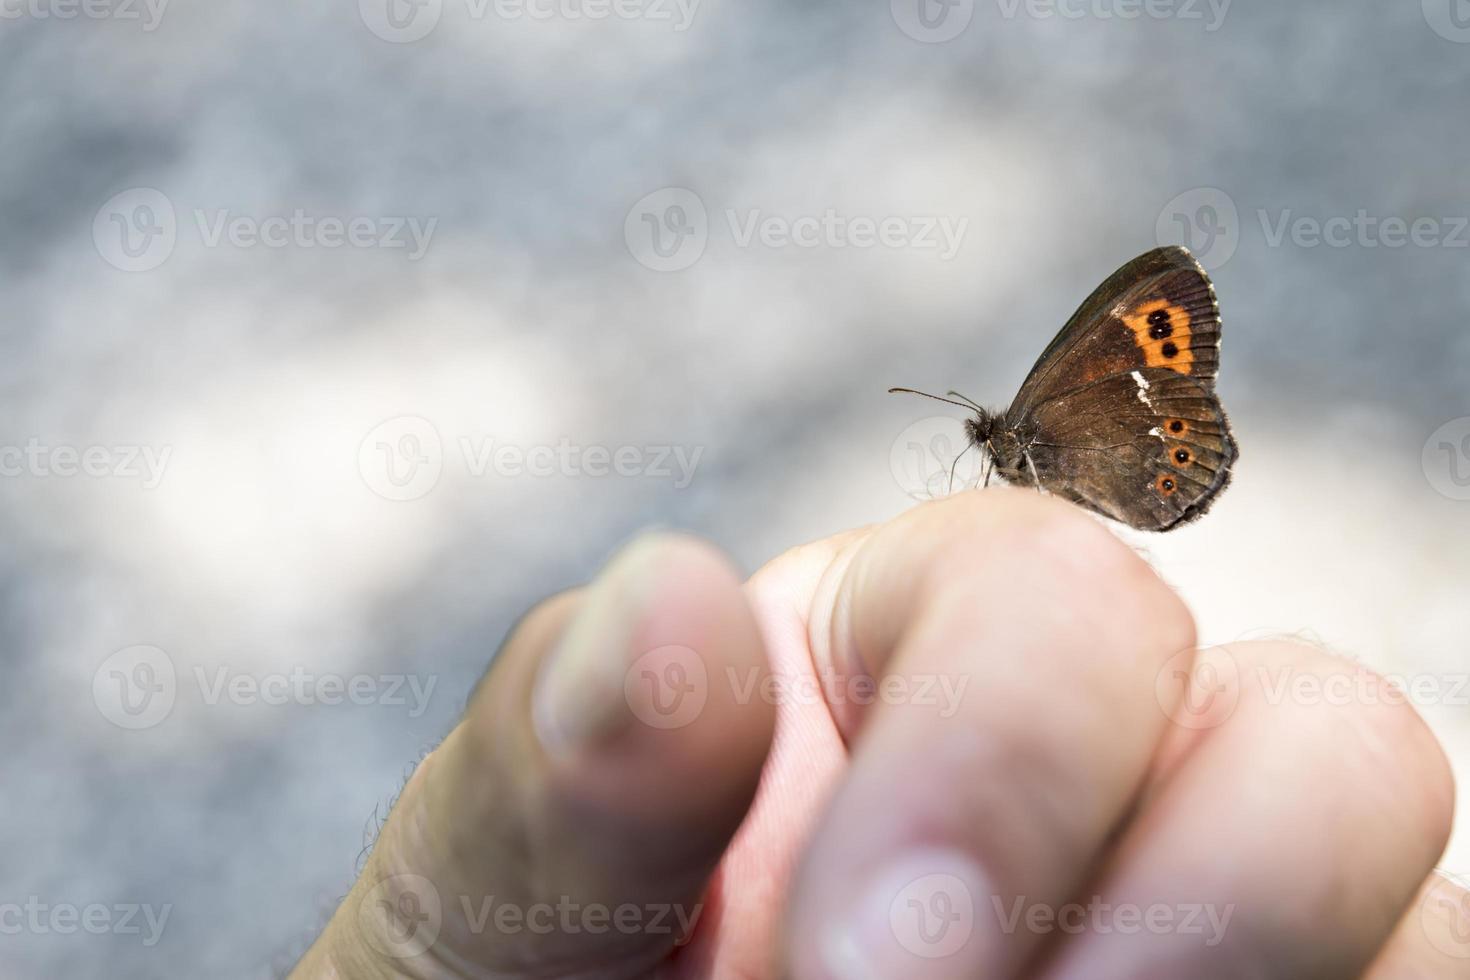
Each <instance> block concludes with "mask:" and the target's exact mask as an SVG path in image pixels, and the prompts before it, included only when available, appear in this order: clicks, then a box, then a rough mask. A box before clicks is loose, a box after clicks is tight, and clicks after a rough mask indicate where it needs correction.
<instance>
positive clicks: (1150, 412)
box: [889, 246, 1239, 531]
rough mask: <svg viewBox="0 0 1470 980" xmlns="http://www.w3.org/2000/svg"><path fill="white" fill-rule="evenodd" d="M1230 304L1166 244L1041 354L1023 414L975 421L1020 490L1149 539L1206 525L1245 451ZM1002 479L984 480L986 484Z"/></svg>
mask: <svg viewBox="0 0 1470 980" xmlns="http://www.w3.org/2000/svg"><path fill="white" fill-rule="evenodd" d="M1219 364H1220V306H1219V303H1218V302H1217V301H1216V299H1215V287H1214V285H1213V284H1212V283H1211V282H1210V277H1209V276H1208V275H1207V274H1206V273H1205V270H1204V269H1203V268H1202V267H1201V266H1200V264H1199V263H1198V262H1196V261H1195V259H1194V256H1192V255H1190V254H1189V250H1188V249H1185V248H1181V247H1178V246H1170V247H1166V248H1159V249H1154V250H1153V251H1152V252H1147V253H1145V254H1143V255H1140V256H1139V257H1138V258H1136V259H1134V260H1133V261H1131V262H1129V263H1128V264H1127V265H1125V266H1123V268H1121V269H1119V270H1118V271H1117V272H1115V273H1113V274H1112V275H1111V276H1109V277H1108V278H1107V280H1106V281H1104V282H1103V284H1102V285H1101V286H1099V287H1098V288H1097V289H1096V290H1095V291H1094V292H1093V294H1092V295H1091V296H1089V297H1088V298H1087V301H1086V302H1085V303H1083V304H1082V306H1081V307H1080V308H1079V309H1078V310H1077V312H1076V313H1074V314H1072V318H1071V319H1070V320H1068V321H1067V324H1066V326H1064V327H1062V329H1061V332H1060V333H1058V334H1057V335H1056V338H1055V339H1053V340H1052V342H1051V343H1050V344H1048V345H1047V347H1046V349H1045V350H1044V351H1042V353H1041V357H1040V359H1038V360H1037V362H1036V366H1035V367H1033V368H1032V369H1031V373H1030V375H1028V376H1027V378H1026V381H1025V383H1024V384H1022V385H1021V390H1020V391H1019V392H1018V393H1017V394H1016V397H1015V400H1014V401H1012V402H1011V407H1010V408H1008V409H1006V410H1005V411H1004V412H997V411H991V410H989V409H986V408H983V407H981V406H980V405H978V404H976V403H975V402H974V401H972V400H970V399H969V398H966V397H965V396H964V395H961V394H959V393H957V392H954V391H951V392H949V393H948V394H949V395H952V396H954V397H955V398H959V399H963V401H951V400H950V399H949V398H939V396H937V395H929V394H926V393H925V392H922V391H915V390H914V389H912V388H892V389H889V390H890V391H894V392H907V393H910V394H916V395H924V396H925V397H926V398H937V399H938V400H939V401H943V402H948V403H949V404H951V405H958V406H960V407H961V408H966V409H973V410H974V411H975V417H974V418H972V419H968V420H966V422H965V434H966V436H967V437H968V438H969V441H970V445H971V446H974V447H979V448H980V449H981V450H982V451H983V452H984V453H985V454H986V455H987V457H988V459H989V460H990V462H991V465H992V466H993V468H994V471H995V472H996V473H998V474H999V475H1000V477H1001V478H1002V479H1004V480H1005V481H1006V482H1008V483H1013V484H1018V485H1021V486H1034V487H1038V488H1040V489H1043V490H1046V491H1049V492H1051V493H1054V494H1056V495H1057V496H1060V497H1063V498H1065V499H1067V500H1071V501H1072V502H1074V503H1077V504H1080V505H1082V506H1083V507H1086V508H1088V509H1090V510H1093V511H1095V512H1097V513H1099V514H1102V515H1103V516H1104V517H1109V518H1112V519H1113V520H1115V521H1121V522H1122V523H1124V524H1128V525H1130V526H1132V527H1135V528H1138V529H1140V530H1145V531H1168V530H1172V529H1173V528H1176V527H1179V526H1180V525H1181V524H1185V523H1187V522H1189V521H1192V520H1194V519H1195V518H1197V517H1199V516H1200V515H1201V514H1203V513H1204V512H1205V511H1206V510H1208V509H1209V506H1210V504H1211V503H1213V502H1214V500H1215V498H1216V497H1217V496H1218V495H1219V494H1220V491H1222V490H1224V489H1225V486H1226V485H1227V484H1228V483H1229V482H1230V468H1231V466H1233V465H1234V463H1235V460H1236V459H1237V457H1238V456H1239V452H1238V450H1237V449H1236V445H1235V439H1234V438H1233V436H1232V435H1231V432H1230V422H1229V420H1228V419H1227V418H1226V417H1225V410H1224V409H1223V408H1222V407H1221V406H1220V400H1219V398H1217V397H1216V395H1215V375H1216V374H1217V373H1218V370H1219ZM989 475H990V471H989V470H987V472H986V481H987V482H988V480H989Z"/></svg>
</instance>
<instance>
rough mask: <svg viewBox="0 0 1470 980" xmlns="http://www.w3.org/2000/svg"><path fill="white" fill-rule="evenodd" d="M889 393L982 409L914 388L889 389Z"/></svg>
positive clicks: (960, 406)
mask: <svg viewBox="0 0 1470 980" xmlns="http://www.w3.org/2000/svg"><path fill="white" fill-rule="evenodd" d="M888 393H889V394H890V395H897V394H905V395H922V396H923V397H925V398H932V399H934V400H935V401H937V402H944V403H945V404H946V405H955V406H958V407H959V408H965V409H979V408H980V406H978V405H976V404H975V403H973V402H971V403H969V404H966V403H965V402H957V401H955V400H953V399H951V398H941V397H939V396H938V395H931V394H929V393H928V392H927V391H917V390H915V389H913V388H889V389H888ZM950 394H953V392H950ZM960 397H964V396H963V395H962V396H960ZM981 411H983V409H981Z"/></svg>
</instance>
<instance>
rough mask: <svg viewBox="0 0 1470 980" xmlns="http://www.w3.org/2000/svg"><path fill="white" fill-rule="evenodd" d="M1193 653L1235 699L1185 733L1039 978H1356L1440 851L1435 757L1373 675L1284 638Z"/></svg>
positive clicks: (1441, 783)
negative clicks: (1091, 911)
mask: <svg viewBox="0 0 1470 980" xmlns="http://www.w3.org/2000/svg"><path fill="white" fill-rule="evenodd" d="M1201 659H1202V660H1205V659H1211V660H1214V661H1215V663H1216V665H1217V668H1218V667H1220V666H1221V665H1222V664H1223V665H1227V666H1228V669H1217V670H1216V671H1214V680H1213V682H1212V683H1215V684H1216V685H1217V687H1223V688H1225V689H1227V690H1228V689H1230V688H1236V689H1237V690H1236V691H1233V692H1230V694H1231V697H1232V698H1236V702H1235V706H1234V709H1233V711H1230V712H1228V713H1226V714H1223V715H1221V716H1219V717H1217V718H1216V719H1215V721H1216V722H1217V724H1216V727H1213V728H1205V729H1199V730H1198V731H1194V732H1192V733H1190V736H1189V739H1188V740H1189V741H1192V742H1193V744H1192V745H1190V746H1188V747H1187V749H1186V751H1185V752H1184V754H1183V755H1182V757H1178V758H1177V759H1176V762H1175V764H1174V765H1173V767H1172V772H1171V773H1170V775H1169V777H1168V779H1167V782H1166V783H1164V784H1163V785H1162V786H1159V787H1157V788H1155V790H1154V791H1153V792H1152V793H1151V794H1150V797H1149V800H1148V802H1147V804H1146V805H1145V807H1144V808H1143V810H1142V812H1141V813H1140V814H1139V815H1138V817H1137V819H1136V820H1135V821H1134V822H1133V824H1132V825H1131V826H1130V827H1129V828H1128V831H1127V833H1126V835H1125V836H1124V837H1123V839H1122V841H1121V842H1120V844H1119V847H1118V851H1117V854H1116V857H1115V858H1114V860H1113V861H1112V863H1111V864H1110V866H1109V868H1108V869H1107V872H1106V874H1105V875H1104V876H1103V877H1102V879H1101V881H1100V882H1098V883H1097V884H1096V886H1095V888H1096V896H1097V897H1096V900H1095V904H1096V905H1098V906H1100V907H1102V908H1106V909H1109V910H1111V911H1110V912H1108V913H1106V915H1105V916H1104V917H1103V918H1102V919H1101V920H1098V919H1097V918H1096V917H1095V916H1089V918H1088V922H1089V925H1090V926H1092V927H1091V928H1088V929H1086V930H1085V931H1083V932H1081V934H1080V935H1079V936H1077V937H1076V938H1075V939H1072V940H1071V941H1069V942H1066V943H1065V944H1064V945H1063V946H1062V949H1061V951H1060V955H1059V957H1058V959H1057V961H1056V963H1055V964H1054V965H1053V966H1052V967H1051V968H1050V969H1048V970H1047V971H1045V973H1044V976H1046V977H1047V978H1048V980H1073V978H1083V977H1086V978H1088V980H1099V978H1101V980H1107V978H1113V977H1116V978H1124V977H1150V976H1190V977H1199V978H1206V980H1208V978H1212V977H1220V978H1234V977H1242V976H1250V977H1260V978H1273V977H1282V978H1302V977H1346V976H1360V975H1362V973H1363V970H1364V969H1365V968H1366V967H1367V966H1368V964H1369V962H1370V961H1371V959H1372V958H1373V956H1374V955H1375V953H1376V952H1377V951H1378V950H1379V949H1380V948H1381V947H1382V946H1383V944H1384V942H1385V941H1386V940H1387V937H1388V936H1389V934H1390V933H1391V932H1392V931H1393V929H1394V927H1395V925H1396V924H1397V923H1398V922H1399V920H1400V919H1401V917H1402V916H1403V913H1404V911H1405V910H1406V909H1407V908H1408V907H1409V905H1410V903H1411V901H1412V899H1413V897H1414V895H1415V893H1416V892H1417V891H1418V888H1419V886H1420V883H1421V882H1423V880H1424V878H1425V876H1426V875H1427V874H1428V873H1429V871H1430V869H1431V868H1432V867H1433V866H1434V862H1435V860H1436V859H1437V858H1438V857H1439V855H1440V852H1441V851H1442V850H1443V848H1444V844H1445V841H1446V840H1447V839H1448V835H1449V827H1450V815H1451V810H1452V806H1453V787H1452V784H1451V779H1450V774H1449V769H1448V766H1447V764H1446V762H1445V759H1444V755H1443V753H1442V752H1441V751H1440V749H1439V747H1438V745H1437V743H1436V742H1435V740H1434V738H1433V736H1432V735H1431V734H1430V733H1429V730H1428V729H1427V728H1426V727H1425V726H1424V724H1423V723H1422V722H1421V721H1420V719H1419V717H1418V715H1417V714H1416V713H1415V712H1414V711H1413V709H1412V708H1410V707H1408V706H1407V703H1406V702H1405V701H1404V700H1403V698H1402V696H1401V695H1399V694H1398V693H1397V692H1396V691H1395V690H1394V689H1393V688H1390V687H1389V686H1388V685H1387V684H1386V682H1383V681H1382V680H1381V679H1378V678H1376V677H1375V676H1374V675H1372V674H1371V673H1369V672H1368V671H1366V670H1364V669H1363V668H1361V667H1359V666H1357V665H1354V664H1350V663H1347V662H1346V661H1343V660H1339V659H1337V658H1335V657H1332V656H1330V655H1329V654H1327V653H1324V652H1323V651H1320V650H1318V649H1316V648H1313V647H1306V646H1302V645H1298V644H1291V643H1284V642H1271V643H1242V644H1231V645H1230V646H1229V647H1228V648H1225V649H1224V654H1223V656H1222V655H1221V654H1220V653H1217V652H1216V653H1211V654H1209V655H1207V656H1205V657H1202V658H1201ZM1222 677H1224V678H1225V679H1226V680H1225V683H1223V684H1221V683H1220V679H1221V678H1222ZM1123 910H1127V914H1128V915H1129V918H1130V921H1132V922H1133V923H1134V926H1133V927H1132V928H1129V929H1122V928H1119V927H1118V926H1117V917H1118V916H1119V915H1120V914H1121V913H1122V912H1123Z"/></svg>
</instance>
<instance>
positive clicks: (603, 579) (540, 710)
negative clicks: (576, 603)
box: [531, 535, 660, 753]
mask: <svg viewBox="0 0 1470 980" xmlns="http://www.w3.org/2000/svg"><path fill="white" fill-rule="evenodd" d="M659 547H660V545H659V540H658V538H657V537H655V536H653V535H647V536H643V537H640V538H637V539H635V540H634V541H633V542H632V543H631V544H629V545H627V546H625V547H624V548H623V549H622V550H621V551H619V552H618V553H617V554H616V555H614V556H613V558H612V560H611V561H609V562H608V564H607V565H606V567H604V568H603V570H602V572H601V573H600V574H599V575H598V576H597V578H596V580H594V581H593V583H592V586H591V587H590V588H589V589H588V590H587V596H586V598H585V599H584V600H583V603H582V608H581V609H580V610H579V611H578V612H577V615H576V616H575V617H574V618H573V620H572V622H571V623H570V624H569V625H568V627H567V630H566V632H565V634H563V636H562V638H561V640H560V641H559V642H558V643H557V646H556V649H554V650H553V651H552V652H551V654H550V655H549V656H548V657H547V659H546V663H545V664H544V665H543V666H542V669H541V673H540V676H539V677H538V678H537V680H536V685H535V690H534V692H533V693H532V698H531V718H532V723H533V724H534V725H535V728H536V734H537V737H538V738H540V740H541V743H542V745H543V746H545V747H546V749H547V750H548V751H550V752H553V753H564V752H568V751H573V750H576V749H578V748H583V747H586V746H589V745H595V744H598V743H601V742H605V741H607V740H609V739H611V738H613V737H614V736H616V735H617V734H618V733H619V732H620V731H622V730H623V729H624V728H626V727H627V726H628V725H629V724H630V723H631V722H632V720H633V718H632V715H631V714H630V712H629V710H628V704H627V700H626V698H625V697H624V696H623V677H624V673H625V672H626V670H627V662H626V661H627V657H628V650H629V648H630V646H631V643H632V639H633V631H634V630H635V629H636V628H637V625H638V620H639V617H640V616H641V614H642V612H643V610H644V609H645V608H646V606H647V602H648V600H649V592H650V590H651V588H652V585H653V582H652V573H653V570H654V567H655V561H656V556H657V553H658V551H659Z"/></svg>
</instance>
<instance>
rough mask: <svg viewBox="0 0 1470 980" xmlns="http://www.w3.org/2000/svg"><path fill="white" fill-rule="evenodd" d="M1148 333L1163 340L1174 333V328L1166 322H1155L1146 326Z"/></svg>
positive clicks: (1155, 338)
mask: <svg viewBox="0 0 1470 980" xmlns="http://www.w3.org/2000/svg"><path fill="white" fill-rule="evenodd" d="M1148 335H1149V336H1150V337H1152V338H1153V339H1154V340H1163V339H1164V338H1165V337H1171V336H1173V335H1174V328H1173V327H1171V326H1169V324H1167V323H1155V324H1154V325H1153V326H1151V327H1149V328H1148Z"/></svg>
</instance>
